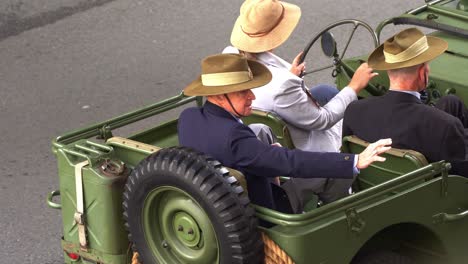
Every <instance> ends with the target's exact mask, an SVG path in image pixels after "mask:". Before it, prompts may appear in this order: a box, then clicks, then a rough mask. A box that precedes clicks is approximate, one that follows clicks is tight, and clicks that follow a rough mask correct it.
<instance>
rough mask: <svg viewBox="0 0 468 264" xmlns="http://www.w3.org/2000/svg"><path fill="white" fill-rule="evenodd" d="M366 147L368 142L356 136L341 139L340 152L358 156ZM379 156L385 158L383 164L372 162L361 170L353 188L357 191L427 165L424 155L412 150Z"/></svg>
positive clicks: (390, 152) (389, 152)
mask: <svg viewBox="0 0 468 264" xmlns="http://www.w3.org/2000/svg"><path fill="white" fill-rule="evenodd" d="M368 145H369V143H368V142H366V141H364V140H362V139H359V138H358V137H356V136H347V137H344V138H343V145H342V147H341V151H342V152H345V153H346V152H347V153H355V154H358V153H361V152H362V151H363V150H364V149H365V148H366V147H367V146H368ZM381 156H383V157H385V158H386V160H385V162H374V163H372V164H371V165H370V166H369V167H367V168H366V169H362V170H361V172H360V173H359V176H358V178H357V179H356V182H355V185H354V187H356V188H357V189H358V190H363V189H367V188H370V187H372V186H375V185H378V184H380V183H383V182H385V181H388V180H391V179H394V178H396V177H398V176H401V175H404V174H406V173H408V172H411V171H414V170H416V169H419V168H422V167H424V166H426V165H427V164H428V162H427V160H426V158H425V157H424V155H422V154H421V153H419V152H417V151H414V150H408V149H396V148H392V149H391V150H389V151H387V152H386V153H384V154H382V155H381Z"/></svg>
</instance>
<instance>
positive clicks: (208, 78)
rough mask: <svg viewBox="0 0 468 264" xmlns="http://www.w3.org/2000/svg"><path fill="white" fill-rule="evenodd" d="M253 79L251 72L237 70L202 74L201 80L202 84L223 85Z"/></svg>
mask: <svg viewBox="0 0 468 264" xmlns="http://www.w3.org/2000/svg"><path fill="white" fill-rule="evenodd" d="M252 79H253V75H252V72H251V71H250V69H249V71H238V72H220V73H208V74H202V75H201V80H202V84H203V85H204V86H224V85H231V84H239V83H244V82H248V81H250V80H252Z"/></svg>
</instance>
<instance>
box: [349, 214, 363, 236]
mask: <svg viewBox="0 0 468 264" xmlns="http://www.w3.org/2000/svg"><path fill="white" fill-rule="evenodd" d="M346 220H347V221H348V227H349V229H350V230H351V232H353V233H357V234H359V233H361V232H362V230H364V227H365V226H366V222H365V221H364V220H363V219H362V218H361V216H360V215H359V213H358V212H357V211H356V209H355V208H349V209H347V210H346Z"/></svg>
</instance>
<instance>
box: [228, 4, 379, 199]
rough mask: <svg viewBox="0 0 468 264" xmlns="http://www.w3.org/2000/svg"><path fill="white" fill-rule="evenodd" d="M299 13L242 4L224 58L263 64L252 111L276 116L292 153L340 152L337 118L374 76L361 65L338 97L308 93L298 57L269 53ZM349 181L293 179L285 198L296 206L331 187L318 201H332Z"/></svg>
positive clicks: (287, 7) (324, 89) (319, 89)
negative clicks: (267, 76) (264, 74)
mask: <svg viewBox="0 0 468 264" xmlns="http://www.w3.org/2000/svg"><path fill="white" fill-rule="evenodd" d="M300 17H301V9H300V8H299V7H298V6H296V5H293V4H290V3H287V2H283V1H278V0H246V1H245V2H244V3H243V4H242V6H241V8H240V14H239V17H238V18H237V20H236V22H235V24H234V27H233V29H232V33H231V44H232V46H230V47H227V48H226V49H224V51H223V53H240V54H243V55H244V56H246V57H247V58H249V59H253V60H256V61H258V62H260V63H262V64H263V65H265V66H266V67H267V68H268V69H269V70H270V71H271V73H272V76H273V78H272V81H271V82H270V83H268V84H267V85H265V86H263V87H261V88H259V89H255V90H254V91H253V92H254V94H255V96H256V98H257V100H255V101H254V102H253V107H254V108H258V109H262V110H266V111H271V112H274V113H276V114H277V115H279V116H280V117H281V118H282V119H283V120H284V121H285V122H286V124H287V126H288V129H289V131H290V133H291V138H292V140H293V142H294V145H295V147H296V148H298V149H301V150H305V151H324V152H339V150H340V147H341V138H342V137H341V131H342V127H341V125H342V118H343V114H344V111H345V109H346V107H347V106H348V104H349V103H351V102H352V101H354V100H357V93H359V91H361V90H362V89H363V88H364V87H366V86H367V83H368V82H369V80H370V79H371V78H373V77H374V76H375V75H377V73H373V72H372V69H371V68H369V67H368V66H367V64H363V65H361V66H360V67H359V68H358V69H357V70H356V73H355V74H354V76H353V79H352V80H351V82H350V83H349V85H348V86H347V87H345V88H344V89H342V90H341V91H340V92H339V91H338V89H337V88H336V87H334V86H330V85H323V84H322V85H318V86H315V87H312V88H311V89H309V88H307V87H306V85H305V83H304V80H303V79H302V78H301V77H299V76H300V74H301V72H302V71H303V70H304V67H305V64H304V63H302V64H298V60H299V57H300V55H301V54H299V55H297V56H296V58H295V59H294V61H293V63H292V64H290V63H288V62H286V61H285V60H283V59H282V58H280V57H279V56H277V55H275V54H274V53H273V50H274V49H276V48H278V47H279V46H280V45H281V44H283V43H284V42H285V41H286V40H287V39H288V38H289V36H290V35H291V33H292V32H293V31H294V29H295V28H296V25H297V24H298V22H299V19H300ZM352 182H353V180H352V179H351V180H346V179H333V180H329V179H320V180H319V179H314V180H313V181H311V180H309V179H294V180H292V181H289V182H288V184H286V185H284V189H285V190H286V191H287V192H288V193H294V194H296V197H297V198H298V201H299V203H300V204H302V203H305V202H306V199H307V197H308V193H309V192H310V191H311V190H317V188H318V187H317V186H319V185H320V184H321V186H322V187H323V188H330V190H329V192H328V194H329V195H328V197H325V196H324V195H322V196H321V199H322V201H323V202H331V201H334V200H337V199H339V198H341V197H344V196H346V195H348V194H349V188H350V186H351V184H352Z"/></svg>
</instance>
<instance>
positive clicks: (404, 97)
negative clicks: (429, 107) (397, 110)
mask: <svg viewBox="0 0 468 264" xmlns="http://www.w3.org/2000/svg"><path fill="white" fill-rule="evenodd" d="M384 96H385V97H386V98H391V99H398V101H402V102H413V103H418V104H422V102H421V100H420V99H418V98H417V97H416V96H414V95H412V94H409V93H403V92H399V91H393V90H388V91H387V93H386V94H385V95H384Z"/></svg>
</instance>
